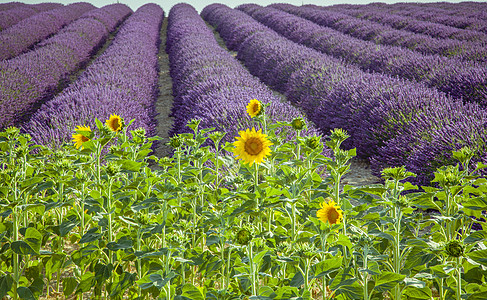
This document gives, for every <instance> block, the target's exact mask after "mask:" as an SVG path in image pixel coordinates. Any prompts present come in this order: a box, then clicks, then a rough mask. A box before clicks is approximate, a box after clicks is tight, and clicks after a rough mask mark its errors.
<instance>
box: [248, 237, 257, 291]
mask: <svg viewBox="0 0 487 300" xmlns="http://www.w3.org/2000/svg"><path fill="white" fill-rule="evenodd" d="M247 250H248V252H249V265H250V276H251V281H252V296H257V282H256V281H257V280H256V276H255V270H254V267H255V266H254V256H253V253H252V243H249V245H248V247H247Z"/></svg>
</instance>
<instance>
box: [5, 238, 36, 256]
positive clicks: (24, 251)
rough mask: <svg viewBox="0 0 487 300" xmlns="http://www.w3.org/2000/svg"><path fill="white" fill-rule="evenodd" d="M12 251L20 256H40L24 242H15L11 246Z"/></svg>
mask: <svg viewBox="0 0 487 300" xmlns="http://www.w3.org/2000/svg"><path fill="white" fill-rule="evenodd" d="M10 248H12V250H13V251H14V252H15V253H17V254H19V255H38V254H39V252H36V251H35V250H34V249H32V247H31V246H30V245H29V244H27V243H26V242H24V241H15V242H13V243H12V244H11V245H10Z"/></svg>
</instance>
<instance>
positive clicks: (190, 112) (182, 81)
mask: <svg viewBox="0 0 487 300" xmlns="http://www.w3.org/2000/svg"><path fill="white" fill-rule="evenodd" d="M168 21H169V23H168V33H167V52H168V54H169V60H170V67H171V77H172V78H173V93H174V95H175V99H174V104H173V109H172V114H173V116H174V118H175V121H174V126H173V128H172V129H171V135H174V134H178V133H182V132H187V131H188V128H187V127H186V124H187V122H188V121H189V120H191V119H193V118H196V119H200V120H201V125H200V126H202V127H203V128H210V127H215V129H216V130H218V131H222V132H226V133H227V134H226V136H225V138H224V141H234V136H236V135H238V132H239V131H240V130H245V129H246V128H250V127H251V126H253V124H252V121H251V118H250V117H249V116H248V115H247V113H246V106H247V104H248V103H249V101H250V100H252V99H257V100H259V101H261V102H262V103H264V104H270V106H269V107H267V108H266V110H265V113H266V116H267V117H268V118H269V119H270V122H277V121H281V122H291V121H292V120H293V119H294V118H297V117H303V115H302V113H300V112H299V111H298V110H297V109H296V108H294V107H293V106H291V105H289V104H288V103H284V102H281V101H280V98H279V97H277V96H275V95H273V92H272V91H271V90H269V89H268V88H267V87H266V86H265V85H264V84H262V83H261V82H260V81H259V79H257V78H255V77H253V76H252V75H251V74H250V73H249V72H248V71H247V70H246V69H245V68H244V67H242V65H241V64H240V63H239V62H238V60H236V59H235V58H234V57H233V56H232V55H231V54H230V53H229V52H228V51H227V50H225V49H223V48H221V47H220V46H219V45H218V43H217V41H216V39H215V37H214V35H213V32H212V31H211V30H210V29H209V28H208V27H207V26H206V24H205V22H204V21H203V20H202V19H201V17H200V16H199V15H198V12H197V11H196V10H195V9H194V8H193V7H192V6H190V5H188V4H178V5H175V6H174V7H173V8H172V9H171V11H170V13H169V18H168ZM303 118H304V117H303ZM308 125H309V126H308V131H307V133H308V134H317V133H318V130H317V129H316V128H314V126H313V125H312V124H308ZM294 136H295V131H294V130H291V131H289V132H287V133H286V137H287V138H288V139H291V138H294Z"/></svg>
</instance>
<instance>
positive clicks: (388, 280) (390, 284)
mask: <svg viewBox="0 0 487 300" xmlns="http://www.w3.org/2000/svg"><path fill="white" fill-rule="evenodd" d="M404 278H406V275H403V274H397V273H394V272H383V273H382V274H381V275H380V276H379V278H378V279H377V281H376V282H375V286H374V290H377V291H379V292H385V291H388V290H390V289H392V288H394V287H395V286H396V285H397V284H398V283H399V282H402V281H403V280H404Z"/></svg>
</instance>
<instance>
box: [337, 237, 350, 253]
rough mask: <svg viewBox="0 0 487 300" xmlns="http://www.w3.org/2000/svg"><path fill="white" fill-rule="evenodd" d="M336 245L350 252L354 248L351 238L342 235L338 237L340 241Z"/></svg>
mask: <svg viewBox="0 0 487 300" xmlns="http://www.w3.org/2000/svg"><path fill="white" fill-rule="evenodd" d="M336 244H337V245H342V246H346V247H347V248H348V249H349V250H350V249H352V247H353V245H352V242H351V241H350V238H349V237H348V236H346V235H343V234H341V233H340V235H339V236H338V240H337V241H336Z"/></svg>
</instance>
